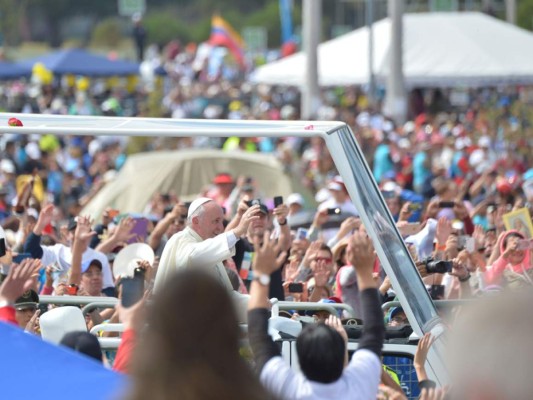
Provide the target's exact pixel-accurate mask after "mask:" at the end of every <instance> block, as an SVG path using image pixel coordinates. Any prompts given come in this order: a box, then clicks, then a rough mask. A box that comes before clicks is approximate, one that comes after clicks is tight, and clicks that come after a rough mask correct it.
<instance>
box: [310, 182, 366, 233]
mask: <svg viewBox="0 0 533 400" xmlns="http://www.w3.org/2000/svg"><path fill="white" fill-rule="evenodd" d="M327 188H328V191H329V194H330V196H331V197H330V198H329V199H328V200H326V201H324V202H323V203H322V204H320V205H319V206H318V211H319V212H326V210H328V209H337V210H339V211H340V214H344V215H346V216H356V217H357V216H359V212H358V211H357V208H356V207H355V206H354V204H353V203H352V200H351V199H350V195H349V194H348V191H347V190H346V186H345V185H344V181H343V179H342V178H341V177H340V176H336V177H335V178H333V180H332V181H331V182H330V183H329V184H328V186H327ZM338 231H339V228H327V229H323V230H322V238H323V239H324V241H325V242H328V241H329V240H330V239H332V238H333V237H335V235H336V234H337V232H338Z"/></svg>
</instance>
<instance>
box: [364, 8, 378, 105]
mask: <svg viewBox="0 0 533 400" xmlns="http://www.w3.org/2000/svg"><path fill="white" fill-rule="evenodd" d="M373 23H374V0H366V25H367V27H368V103H369V105H370V106H371V107H373V106H374V105H375V103H376V77H375V75H374V31H373V29H372V25H373Z"/></svg>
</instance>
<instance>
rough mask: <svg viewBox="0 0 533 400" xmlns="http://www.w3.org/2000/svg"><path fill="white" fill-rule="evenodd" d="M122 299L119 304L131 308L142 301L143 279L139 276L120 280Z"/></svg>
mask: <svg viewBox="0 0 533 400" xmlns="http://www.w3.org/2000/svg"><path fill="white" fill-rule="evenodd" d="M121 286H122V297H121V299H120V303H121V304H122V306H123V307H126V308H128V307H131V306H132V305H134V304H135V303H137V302H138V301H139V300H141V299H142V297H143V294H144V279H142V278H141V277H139V276H136V277H134V278H122V281H121Z"/></svg>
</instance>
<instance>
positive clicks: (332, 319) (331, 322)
mask: <svg viewBox="0 0 533 400" xmlns="http://www.w3.org/2000/svg"><path fill="white" fill-rule="evenodd" d="M326 325H328V326H331V327H332V328H333V329H335V330H336V331H337V332H339V334H340V335H341V336H342V338H343V339H344V343H348V334H347V333H346V330H345V329H344V327H343V326H342V323H341V320H340V319H339V318H338V317H337V316H335V315H330V316H329V317H328V319H326Z"/></svg>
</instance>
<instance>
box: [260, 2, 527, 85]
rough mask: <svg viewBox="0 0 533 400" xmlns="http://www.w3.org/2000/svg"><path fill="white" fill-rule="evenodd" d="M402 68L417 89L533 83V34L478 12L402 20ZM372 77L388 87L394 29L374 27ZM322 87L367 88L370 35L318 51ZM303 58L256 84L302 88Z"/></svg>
mask: <svg viewBox="0 0 533 400" xmlns="http://www.w3.org/2000/svg"><path fill="white" fill-rule="evenodd" d="M403 21H404V38H403V65H404V75H405V79H406V84H407V85H408V86H410V87H413V86H457V85H468V86H479V85H491V84H500V83H531V82H533V51H532V49H533V34H532V33H531V32H529V31H526V30H524V29H521V28H517V27H515V26H513V25H511V24H509V23H506V22H503V21H501V20H498V19H496V18H493V17H490V16H487V15H485V14H482V13H477V12H461V13H445V12H442V13H419V14H405V15H404V19H403ZM373 33H374V62H373V65H374V73H375V75H376V77H377V79H378V80H379V81H381V82H382V83H384V82H385V81H386V77H387V74H388V71H389V61H388V60H389V53H390V51H389V47H390V42H391V41H390V34H391V25H390V19H389V18H386V19H383V20H381V21H378V22H376V23H375V24H374V25H373ZM318 73H319V83H320V85H321V86H335V85H359V84H365V83H367V82H368V76H369V73H368V29H367V28H366V27H364V28H360V29H357V30H355V31H353V32H350V33H348V34H345V35H342V36H339V37H338V38H335V39H333V40H330V41H328V42H324V43H322V44H321V45H319V48H318ZM304 79H305V55H304V54H303V53H301V52H300V53H297V54H294V55H293V56H290V57H287V58H284V59H282V60H278V61H275V62H272V63H270V64H267V65H264V66H262V67H260V68H258V69H257V70H256V71H255V73H254V75H253V77H252V80H253V81H254V82H256V83H266V84H275V85H294V86H301V85H303V82H304Z"/></svg>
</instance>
